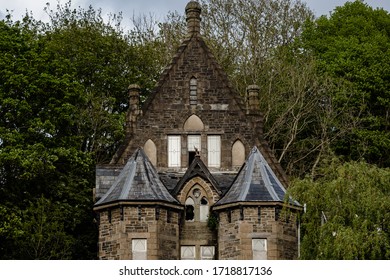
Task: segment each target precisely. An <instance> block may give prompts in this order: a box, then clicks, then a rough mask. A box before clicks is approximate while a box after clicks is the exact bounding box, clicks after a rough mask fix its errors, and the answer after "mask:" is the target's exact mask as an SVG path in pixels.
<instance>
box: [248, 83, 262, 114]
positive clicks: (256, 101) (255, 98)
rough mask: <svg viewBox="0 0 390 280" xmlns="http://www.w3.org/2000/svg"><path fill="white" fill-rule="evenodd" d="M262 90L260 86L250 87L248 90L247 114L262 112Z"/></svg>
mask: <svg viewBox="0 0 390 280" xmlns="http://www.w3.org/2000/svg"><path fill="white" fill-rule="evenodd" d="M259 92H260V88H259V86H258V85H250V86H248V87H247V89H246V94H247V100H246V103H247V114H257V113H259V110H260V108H259V107H260V96H259Z"/></svg>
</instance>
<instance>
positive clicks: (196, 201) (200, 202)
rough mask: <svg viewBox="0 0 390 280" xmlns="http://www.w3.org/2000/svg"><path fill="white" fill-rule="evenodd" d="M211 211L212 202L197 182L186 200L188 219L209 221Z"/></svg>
mask: <svg viewBox="0 0 390 280" xmlns="http://www.w3.org/2000/svg"><path fill="white" fill-rule="evenodd" d="M209 212H210V203H209V200H208V198H207V197H206V193H205V191H204V190H203V189H201V187H200V186H199V185H198V184H196V185H195V186H194V187H193V188H192V189H191V191H190V192H189V193H188V197H187V200H186V202H185V217H186V221H191V222H193V221H198V222H207V219H208V217H209Z"/></svg>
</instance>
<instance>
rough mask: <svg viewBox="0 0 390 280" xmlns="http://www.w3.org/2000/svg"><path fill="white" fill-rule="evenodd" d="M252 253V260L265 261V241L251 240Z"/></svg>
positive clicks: (261, 239)
mask: <svg viewBox="0 0 390 280" xmlns="http://www.w3.org/2000/svg"><path fill="white" fill-rule="evenodd" d="M252 252H253V259H254V260H266V259H267V239H265V238H260V239H252Z"/></svg>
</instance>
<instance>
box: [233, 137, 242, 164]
mask: <svg viewBox="0 0 390 280" xmlns="http://www.w3.org/2000/svg"><path fill="white" fill-rule="evenodd" d="M244 162H245V146H244V144H243V143H242V142H241V141H240V140H236V142H234V144H233V146H232V166H233V168H237V167H241V165H243V164H244Z"/></svg>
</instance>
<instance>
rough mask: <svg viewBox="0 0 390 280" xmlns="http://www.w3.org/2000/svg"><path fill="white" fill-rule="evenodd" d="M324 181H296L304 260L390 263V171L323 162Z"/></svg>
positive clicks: (294, 193) (294, 190) (294, 188)
mask: <svg viewBox="0 0 390 280" xmlns="http://www.w3.org/2000/svg"><path fill="white" fill-rule="evenodd" d="M320 173H321V174H322V177H320V178H318V179H317V180H313V179H311V178H306V179H302V180H296V181H295V182H294V183H293V184H292V186H291V187H290V188H289V192H290V194H291V195H292V196H293V197H294V198H295V199H297V200H298V201H299V202H300V203H301V204H305V208H306V209H307V210H306V213H304V214H303V215H302V217H301V228H302V242H301V257H302V258H303V259H389V258H390V234H389V227H390V213H389V207H390V170H389V169H381V168H378V167H376V166H374V165H370V164H367V163H364V162H349V163H344V164H343V163H341V162H340V161H338V160H336V159H335V160H333V161H332V162H324V163H323V166H322V167H321V168H320Z"/></svg>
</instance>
